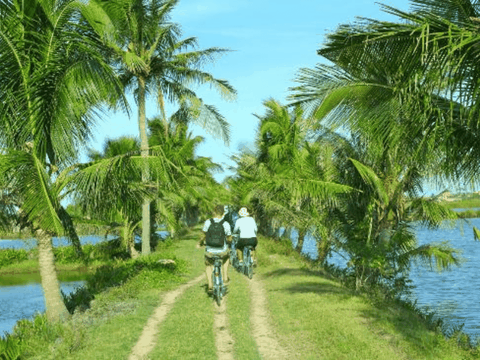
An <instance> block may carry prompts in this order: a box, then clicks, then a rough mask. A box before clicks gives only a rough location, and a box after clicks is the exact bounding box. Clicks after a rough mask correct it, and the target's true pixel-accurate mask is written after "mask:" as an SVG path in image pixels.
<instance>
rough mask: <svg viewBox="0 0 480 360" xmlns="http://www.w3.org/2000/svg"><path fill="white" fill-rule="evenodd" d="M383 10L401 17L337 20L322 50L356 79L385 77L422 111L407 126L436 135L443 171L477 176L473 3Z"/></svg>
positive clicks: (403, 100) (422, 2)
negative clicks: (342, 22)
mask: <svg viewBox="0 0 480 360" xmlns="http://www.w3.org/2000/svg"><path fill="white" fill-rule="evenodd" d="M382 8H383V10H384V11H385V12H387V13H389V14H391V15H394V16H397V17H398V19H399V21H398V22H386V21H376V20H367V19H362V21H360V22H357V23H355V24H353V25H352V24H350V25H341V26H340V27H339V28H338V29H337V31H335V32H333V33H332V34H330V35H329V36H328V37H327V41H326V43H325V45H324V46H323V47H322V48H321V49H319V50H318V53H319V55H321V56H324V57H325V58H327V59H329V60H330V61H332V62H333V63H335V64H336V65H337V66H338V67H339V68H340V69H342V70H343V71H345V72H347V73H348V74H349V75H351V76H354V77H356V78H358V79H364V77H365V76H364V75H367V76H370V77H371V76H375V77H376V78H377V79H381V78H382V79H387V78H388V81H389V82H390V84H391V90H392V94H393V95H394V96H395V97H396V99H397V100H398V101H399V104H400V106H401V108H402V109H408V111H409V112H411V113H412V112H414V111H416V112H418V113H419V116H415V117H410V120H411V121H409V122H408V121H407V120H404V122H403V123H404V124H405V126H406V127H407V126H408V127H411V128H410V129H408V132H409V133H412V132H417V133H422V134H423V136H424V137H425V138H429V139H436V141H437V145H436V148H443V151H444V152H445V155H444V156H443V158H442V159H443V163H442V165H443V169H442V171H443V172H445V173H447V174H448V175H450V176H452V177H454V178H455V177H458V176H461V177H463V178H464V179H465V178H466V179H472V180H474V181H475V180H476V179H477V177H478V171H477V169H478V167H479V165H480V163H479V159H480V153H479V147H478V141H477V139H478V136H479V133H478V127H479V123H478V118H479V116H478V113H479V104H480V101H479V95H480V91H479V90H480V88H479V85H478V84H479V78H478V77H479V73H480V72H479V67H478V66H479V65H478V61H477V56H478V43H479V41H480V37H479V33H478V26H479V17H480V7H479V4H478V2H477V1H472V0H465V1H457V0H412V1H411V11H410V12H403V11H400V10H397V9H394V8H392V7H389V6H386V5H382ZM304 75H307V74H304ZM382 83H383V84H385V83H386V81H382ZM360 89H361V88H359V89H358V90H357V91H360ZM312 91H314V90H312ZM305 94H306V93H305ZM312 95H313V93H312Z"/></svg>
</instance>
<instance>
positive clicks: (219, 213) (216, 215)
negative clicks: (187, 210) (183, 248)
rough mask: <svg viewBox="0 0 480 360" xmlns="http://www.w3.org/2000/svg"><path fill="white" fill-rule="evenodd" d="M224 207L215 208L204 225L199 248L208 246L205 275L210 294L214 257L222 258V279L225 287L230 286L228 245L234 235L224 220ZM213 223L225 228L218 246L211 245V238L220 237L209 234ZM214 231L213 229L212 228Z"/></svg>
mask: <svg viewBox="0 0 480 360" xmlns="http://www.w3.org/2000/svg"><path fill="white" fill-rule="evenodd" d="M223 211H224V210H223V206H222V205H217V206H215V210H214V212H213V217H212V218H210V219H208V220H206V221H205V223H204V225H203V232H204V233H205V236H204V238H203V239H201V240H200V242H199V243H198V245H197V247H200V246H202V245H206V249H205V275H206V276H207V284H208V292H209V293H211V292H212V289H213V282H212V273H213V263H214V260H213V258H212V256H213V255H218V254H220V256H221V257H222V277H223V283H224V284H225V285H227V284H228V282H229V278H228V265H229V263H230V256H229V247H228V244H229V243H230V242H231V241H232V236H231V235H232V233H231V228H230V224H229V223H228V222H227V221H225V220H224V219H223ZM212 221H213V222H214V223H216V224H221V225H222V226H223V231H222V227H220V232H221V234H219V235H220V236H221V238H222V241H221V244H218V245H217V246H212V245H211V243H210V239H209V236H211V237H212V236H218V234H216V235H215V234H213V233H212V232H211V231H210V232H209V229H210V228H211V227H212ZM212 230H213V227H212Z"/></svg>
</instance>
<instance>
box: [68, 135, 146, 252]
mask: <svg viewBox="0 0 480 360" xmlns="http://www.w3.org/2000/svg"><path fill="white" fill-rule="evenodd" d="M139 151H140V142H139V141H138V140H137V139H136V138H134V137H131V136H122V137H120V138H117V139H107V140H105V143H104V146H103V151H102V152H99V151H95V150H92V149H90V150H89V152H88V158H89V159H90V161H92V165H93V163H95V162H102V161H103V160H105V159H110V158H114V157H122V156H125V155H127V156H135V155H138V153H139ZM125 180H126V181H127V182H134V183H135V182H139V181H140V179H139V178H138V179H136V178H135V175H134V174H132V175H131V176H130V178H128V177H125ZM76 194H77V196H76V199H77V201H76V205H78V206H80V207H81V208H82V209H83V211H82V212H83V214H85V213H88V215H89V217H93V218H95V219H96V220H100V219H102V220H103V221H104V222H105V224H108V228H109V230H110V231H111V230H112V229H116V228H121V231H122V240H123V244H124V246H125V249H126V250H127V251H128V252H130V255H131V257H132V258H136V257H138V255H139V254H138V252H137V251H136V249H135V246H134V231H135V229H136V228H137V226H138V225H139V224H140V223H141V213H140V211H139V210H138V209H139V208H140V206H141V204H140V203H135V200H136V199H135V198H128V197H126V196H122V195H121V194H119V193H117V194H115V195H113V199H114V200H116V201H117V202H116V204H115V205H114V206H112V207H111V208H110V209H109V211H108V212H107V213H105V212H99V208H98V207H95V206H89V201H88V197H89V194H88V193H86V194H81V193H79V192H78V191H77V193H76ZM132 202H133V204H132Z"/></svg>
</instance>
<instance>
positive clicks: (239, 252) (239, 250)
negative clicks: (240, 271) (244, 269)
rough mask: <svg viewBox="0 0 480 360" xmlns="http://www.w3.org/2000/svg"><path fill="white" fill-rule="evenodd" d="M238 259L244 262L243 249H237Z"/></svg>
mask: <svg viewBox="0 0 480 360" xmlns="http://www.w3.org/2000/svg"><path fill="white" fill-rule="evenodd" d="M236 251H237V257H238V260H239V261H243V249H238V248H237V250H236Z"/></svg>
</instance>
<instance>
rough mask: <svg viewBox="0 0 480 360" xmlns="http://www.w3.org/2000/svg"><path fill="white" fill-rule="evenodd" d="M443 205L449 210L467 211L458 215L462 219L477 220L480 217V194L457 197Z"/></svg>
mask: <svg viewBox="0 0 480 360" xmlns="http://www.w3.org/2000/svg"><path fill="white" fill-rule="evenodd" d="M441 203H442V204H443V205H445V206H446V207H448V208H449V209H465V210H464V211H461V212H459V213H458V216H459V217H460V218H477V217H480V210H473V209H474V208H480V194H461V195H456V196H454V197H453V198H451V199H450V200H449V201H445V200H443V201H441Z"/></svg>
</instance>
